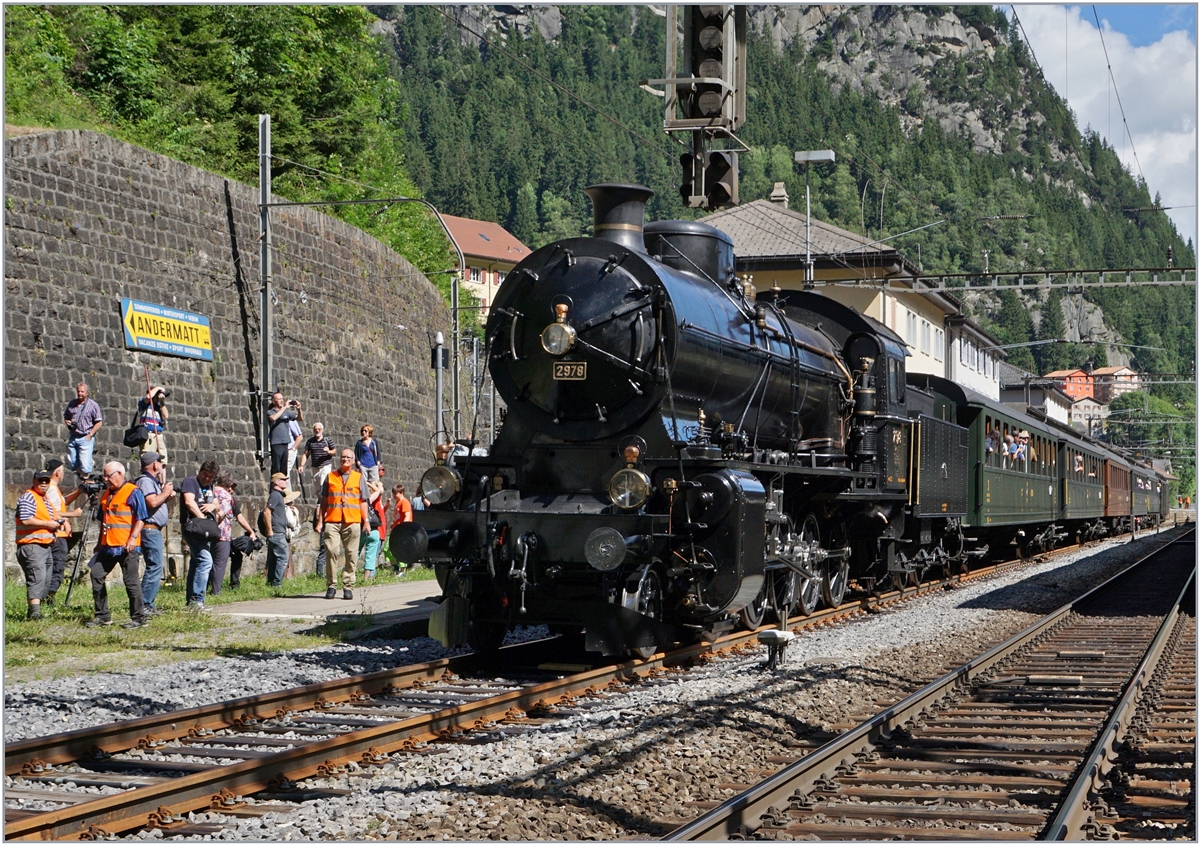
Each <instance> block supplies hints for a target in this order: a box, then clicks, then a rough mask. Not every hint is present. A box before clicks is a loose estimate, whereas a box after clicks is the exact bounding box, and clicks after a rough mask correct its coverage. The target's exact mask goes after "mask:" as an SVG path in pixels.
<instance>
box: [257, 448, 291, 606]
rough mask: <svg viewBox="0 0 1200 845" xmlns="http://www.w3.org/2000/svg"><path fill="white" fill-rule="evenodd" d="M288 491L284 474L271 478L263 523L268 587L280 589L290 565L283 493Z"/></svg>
mask: <svg viewBox="0 0 1200 845" xmlns="http://www.w3.org/2000/svg"><path fill="white" fill-rule="evenodd" d="M285 490H287V476H286V475H285V474H283V473H282V472H277V473H274V474H273V475H272V476H271V494H270V495H269V496H268V497H267V506H266V508H265V509H263V523H264V525H265V526H266V529H267V531H266V536H267V586H268V587H278V586H279V585H280V584H282V583H283V573H284V572H285V571H286V570H287V565H288V542H287V502H286V501H284V496H283V493H284V491H285Z"/></svg>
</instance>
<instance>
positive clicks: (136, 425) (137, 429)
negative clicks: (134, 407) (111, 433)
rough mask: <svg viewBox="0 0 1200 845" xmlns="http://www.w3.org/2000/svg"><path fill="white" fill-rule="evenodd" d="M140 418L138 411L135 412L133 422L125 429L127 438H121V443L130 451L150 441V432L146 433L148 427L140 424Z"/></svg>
mask: <svg viewBox="0 0 1200 845" xmlns="http://www.w3.org/2000/svg"><path fill="white" fill-rule="evenodd" d="M139 416H140V415H139V414H138V412H137V411H134V412H133V422H131V423H130V424H129V428H127V429H125V436H124V437H123V438H121V442H122V443H124V444H125V445H126V446H128V447H129V448H130V449H136V448H137V447H138V446H141V445H143V444H144V443H145V442H146V441H147V440H149V439H150V432H148V431H146V426H144V425H142V424H141V423H140V422H138V417H139Z"/></svg>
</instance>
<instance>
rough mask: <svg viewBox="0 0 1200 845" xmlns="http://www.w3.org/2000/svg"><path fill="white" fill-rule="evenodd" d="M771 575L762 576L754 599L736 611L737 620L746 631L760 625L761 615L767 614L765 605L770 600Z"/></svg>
mask: <svg viewBox="0 0 1200 845" xmlns="http://www.w3.org/2000/svg"><path fill="white" fill-rule="evenodd" d="M771 581H772V579H771V576H770V575H768V576H767V577H765V578H763V585H762V589H761V590H759V591H758V595H757V596H755V597H754V601H752V602H750V604H748V605H746V606H745V607H743V608H742V609H741V610H739V611H738V620H739V621H740V622H741V623H742V627H743V628H745V629H746V630H747V631H753V630H754V629H755V628H757V627H758V626H760V625H762V622H763V617H764V616H766V615H767V605H768V604H770V602H771Z"/></svg>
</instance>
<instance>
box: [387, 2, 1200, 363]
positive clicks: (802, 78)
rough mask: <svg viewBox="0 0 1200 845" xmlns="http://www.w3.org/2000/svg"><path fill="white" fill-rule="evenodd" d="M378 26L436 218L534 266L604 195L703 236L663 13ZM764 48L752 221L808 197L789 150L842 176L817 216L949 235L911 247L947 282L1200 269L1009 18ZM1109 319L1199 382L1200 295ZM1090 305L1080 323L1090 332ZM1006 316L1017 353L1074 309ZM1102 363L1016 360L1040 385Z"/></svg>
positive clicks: (751, 113)
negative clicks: (1049, 374) (600, 191)
mask: <svg viewBox="0 0 1200 845" xmlns="http://www.w3.org/2000/svg"><path fill="white" fill-rule="evenodd" d="M369 8H370V9H371V10H372V11H373V12H375V13H376V14H378V15H380V17H381V18H383V19H385V20H386V21H387V22H388V23H389V32H388V40H389V42H390V45H391V49H392V50H393V51H394V59H393V68H394V69H393V73H394V75H396V76H397V77H398V78H399V79H401V80H402V84H401V97H402V99H403V101H404V103H405V115H404V123H403V125H404V129H405V134H406V137H407V138H408V139H409V140H410V141H411V142H412V143H411V144H410V146H409V147H408V148H407V153H408V159H407V161H408V168H409V174H410V176H411V177H412V178H413V180H414V181H415V182H417V184H419V185H420V186H421V187H422V188H423V189H424V190H425V191H426V192H427V195H428V196H429V197H430V198H431V199H433V201H434V202H435V203H438V204H439V207H444V208H446V209H447V210H450V211H451V212H453V213H456V214H475V215H478V216H481V217H485V218H491V219H496V220H499V221H501V222H502V223H504V224H505V225H506V226H507V227H509V228H510V229H511V230H512V231H513V232H514V233H515V234H517V236H518V237H520V238H522V239H523V240H525V241H527V242H529V243H531V244H534V245H537V244H541V243H544V242H546V241H548V240H551V239H553V238H556V237H561V236H564V235H571V234H576V233H579V232H582V231H585V230H586V228H587V224H588V214H589V208H588V205H587V201H586V199H585V198H584V197H583V195H582V193H581V189H582V188H583V187H584V186H585V185H587V184H590V183H592V182H596V181H602V180H612V179H629V180H636V181H640V182H643V183H645V184H647V185H649V186H650V187H652V188H654V189H655V190H656V191H657V192H658V195H657V196H656V197H655V198H654V200H652V202H651V206H650V209H649V212H648V213H649V215H650V216H652V217H656V218H658V217H672V216H694V215H695V213H694V212H690V211H688V210H686V209H684V208H683V207H682V205H681V202H680V200H679V195H678V191H677V187H678V183H679V177H680V169H679V163H678V154H679V152H680V151H681V148H680V147H679V146H678V145H677V144H676V143H674V142H673V141H672V139H669V138H667V137H665V136H664V135H663V134H662V132H661V126H662V101H661V100H660V99H657V98H655V97H652V96H650V95H649V94H647V93H646V92H644V91H642V90H640V89H639V88H638V87H637V84H636V83H637V82H638V81H639V80H643V79H648V78H654V77H657V76H661V74H662V63H663V53H664V44H663V39H664V20H663V18H662V17H660V16H659V15H658V14H655V13H654V12H653V11H652V10H651V9H650V8H648V7H631V6H604V7H598V6H597V7H586V6H562V7H557V8H555V7H513V6H503V7H483V6H468V7H425V6H404V7H394V6H392V7H382V6H372V7H369ZM831 10H832V11H831ZM751 30H752V31H751V34H750V44H749V61H748V76H749V91H748V117H747V120H746V124H745V126H744V127H743V130H742V132H741V133H740V134H741V137H742V138H743V140H745V141H746V143H747V144H749V145H750V146H751V147H752V148H753V151H752V152H751V153H749V154H745V155H743V156H742V160H741V167H742V177H741V196H742V200H743V201H749V200H753V199H757V198H761V197H765V196H767V195H768V194H769V193H770V190H771V186H772V184H773V183H774V182H776V181H782V182H784V183H786V185H787V187H788V192H789V193H790V194H791V196H793V197H798V196H800V195H801V194H802V192H803V178H804V176H803V172H802V171H801V170H800V169H799V168H797V167H796V166H795V165H794V163H793V162H792V151H793V150H797V149H821V148H832V149H835V150H836V151H837V153H838V164H837V166H836V168H833V169H831V172H828V173H822V172H819V171H820V170H821V168H814V170H813V174H812V178H813V214H814V216H818V217H821V218H824V219H828V220H831V221H833V222H835V223H837V224H838V225H841V226H844V227H846V228H849V229H853V230H856V231H863V232H865V233H866V234H868V235H870V236H871V237H873V238H874V237H878V238H886V237H892V236H895V235H898V234H900V233H903V232H906V231H908V230H910V229H914V228H917V227H919V226H923V225H925V224H928V223H931V222H934V221H935V220H938V219H945V221H946V222H945V223H944V224H942V225H940V226H937V227H935V228H933V229H928V230H925V231H923V232H920V233H917V234H913V235H909V236H905V237H901V238H897V239H896V241H895V243H896V244H897V245H898V247H899V248H900V249H902V250H903V251H905V252H906V253H907V254H909V255H911V257H912V258H913V259H914V260H915V259H917V258H918V255H919V257H920V261H921V263H922V265H923V266H924V267H925V268H926V269H928V270H935V271H943V272H955V271H981V270H983V268H984V260H985V259H984V256H983V252H984V250H988V251H989V253H990V257H989V266H990V268H991V269H992V270H1012V269H1036V268H1050V269H1062V268H1084V267H1158V266H1164V265H1165V264H1166V252H1167V246H1168V245H1170V246H1172V247H1173V249H1174V253H1175V260H1176V264H1177V265H1186V266H1191V265H1192V264H1194V258H1193V254H1194V252H1193V247H1192V245H1191V244H1190V243H1184V242H1183V241H1182V240H1181V239H1180V238H1179V236H1178V233H1176V232H1175V230H1174V227H1173V226H1172V224H1171V222H1170V220H1169V219H1168V218H1167V217H1166V216H1165V215H1162V214H1157V215H1141V216H1134V217H1131V216H1128V215H1126V214H1123V213H1122V212H1121V209H1122V208H1128V207H1137V206H1147V205H1150V204H1151V203H1152V202H1154V199H1155V198H1152V197H1151V196H1150V194H1149V192H1148V191H1147V189H1146V187H1145V185H1143V184H1140V183H1139V182H1138V181H1136V180H1135V179H1133V178H1132V177H1131V176H1130V175H1129V174H1128V173H1127V172H1126V171H1124V170H1123V168H1122V167H1121V165H1120V163H1119V161H1118V159H1117V157H1116V155H1115V153H1114V152H1113V150H1112V149H1111V147H1109V146H1108V145H1107V144H1106V143H1105V142H1104V141H1103V140H1102V139H1100V138H1099V137H1098V136H1097V135H1095V134H1094V133H1091V132H1085V133H1080V132H1079V130H1078V128H1077V127H1076V126H1075V124H1074V121H1073V118H1072V116H1071V114H1070V113H1069V111H1068V110H1067V108H1066V104H1065V103H1064V102H1063V101H1062V100H1061V98H1059V97H1058V95H1057V94H1055V93H1054V91H1053V90H1052V89H1050V88H1048V87H1047V86H1046V85H1045V83H1044V82H1043V81H1042V80H1041V77H1040V75H1039V74H1038V72H1037V70H1036V67H1034V64H1033V62H1032V60H1031V58H1030V56H1029V54H1028V51H1027V50H1026V48H1025V47H1024V45H1023V44H1022V43H1021V42H1020V41H1019V40H1018V39H1017V38H1016V37H1015V33H1014V32H1013V27H1012V26H1010V24H1009V22H1008V21H1007V20H1006V19H1005V18H1004V17H1003V16H1002V15H1000V14H999V13H997V12H995V11H994V10H993V9H992V8H991V7H983V6H969V7H904V6H862V7H829V6H820V7H817V6H811V7H803V6H789V7H774V6H753V7H751ZM608 118H613V119H614V120H609V119H608ZM614 121H615V122H614ZM618 123H619V124H620V125H617V124H618ZM1001 216H1004V217H1006V218H1010V219H1002V220H996V219H988V218H997V217H1001ZM1014 218H1019V219H1014ZM1092 298H1094V300H1095V302H1096V304H1098V305H1100V306H1101V307H1102V308H1103V309H1104V312H1105V317H1106V320H1107V321H1108V323H1109V325H1110V326H1112V327H1113V328H1114V329H1115V330H1116V332H1118V333H1119V335H1120V337H1121V338H1122V339H1124V340H1126V341H1127V342H1129V343H1136V344H1139V345H1145V346H1165V347H1167V350H1168V351H1167V352H1166V353H1150V352H1148V351H1143V352H1142V354H1141V359H1138V360H1135V364H1136V365H1138V366H1140V367H1141V369H1143V370H1154V371H1161V372H1187V371H1188V370H1189V369H1190V366H1191V358H1192V353H1191V350H1192V348H1193V345H1194V344H1193V340H1192V338H1193V337H1194V326H1193V325H1192V323H1191V321H1188V320H1182V321H1178V322H1177V323H1173V324H1171V325H1164V324H1163V322H1164V321H1162V320H1161V319H1160V318H1159V315H1161V314H1163V313H1185V314H1191V313H1192V309H1191V307H1190V302H1191V298H1192V291H1191V290H1189V289H1156V290H1146V291H1137V292H1136V293H1135V294H1130V293H1129V292H1127V291H1114V292H1113V293H1111V294H1109V293H1105V292H1099V293H1097V294H1095V295H1094V296H1093V297H1092ZM1074 299H1075V300H1076V301H1075V302H1074V303H1071V302H1068V303H1067V305H1068V308H1067V309H1066V310H1065V314H1061V315H1060V316H1061V317H1063V318H1065V319H1067V320H1070V319H1072V318H1073V316H1074V313H1075V312H1076V311H1077V305H1078V302H1077V300H1078V297H1074ZM1008 300H1009V301H1007V302H1006V303H1005V304H1003V305H1002V304H1001V303H1000V302H998V301H996V300H995V299H994V298H993V299H992V300H991V301H990V302H987V303H985V304H983V305H982V306H981V307H980V308H979V313H977V314H976V316H977V317H978V318H979V319H980V320H981V321H982V322H983V323H984V324H985V325H987V326H988V327H989V328H991V329H992V330H993V331H995V332H996V334H997V335H998V336H999V337H1001V338H1002V339H1003V340H1005V341H1006V342H1012V343H1016V342H1021V341H1025V340H1031V339H1033V338H1034V337H1036V336H1037V334H1038V332H1037V326H1038V324H1039V323H1041V322H1042V321H1041V314H1042V313H1048V311H1049V310H1054V308H1056V307H1057V309H1058V311H1063V310H1064V309H1062V308H1061V305H1062V303H1061V301H1060V300H1061V297H1056V298H1055V301H1054V302H1053V303H1049V304H1050V305H1051V306H1052V308H1051V309H1046V308H1045V307H1044V306H1045V304H1046V303H1044V302H1043V299H1042V298H1038V297H1034V296H1022V297H1019V298H1017V297H1009V298H1008ZM1020 305H1023V306H1024V308H1019V307H1018V306H1020ZM1014 308H1018V310H1020V311H1021V313H1022V317H1023V319H1012V317H1011V313H1010V312H1011V311H1012V309H1014ZM1030 309H1032V310H1033V312H1034V318H1036V322H1035V319H1031V318H1030V317H1029V315H1028V314H1027V313H1026V312H1027V311H1028V310H1030ZM1061 322H1062V320H1061V319H1058V318H1056V317H1054V316H1053V315H1052V316H1051V318H1050V319H1049V320H1047V321H1046V326H1047V328H1056V327H1057V326H1058V325H1060V324H1061ZM1060 331H1061V329H1060ZM1103 356H1104V347H1093V346H1088V347H1079V348H1076V347H1071V346H1064V345H1059V346H1048V347H1045V348H1040V349H1039V351H1038V359H1037V360H1036V361H1035V359H1034V357H1033V355H1031V353H1030V352H1029V351H1028V350H1015V351H1014V353H1013V358H1014V359H1015V360H1014V363H1017V364H1020V365H1024V366H1027V367H1029V368H1030V369H1035V368H1040V369H1043V370H1045V369H1053V368H1055V367H1057V366H1065V365H1067V364H1069V363H1079V362H1081V361H1082V359H1083V358H1084V357H1088V358H1092V359H1094V360H1095V359H1099V363H1098V364H1097V365H1098V366H1099V365H1102V364H1103V363H1105V359H1104V357H1103ZM1076 358H1078V359H1079V361H1075V360H1074V359H1076ZM1135 358H1136V356H1135Z"/></svg>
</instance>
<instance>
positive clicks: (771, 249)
mask: <svg viewBox="0 0 1200 845" xmlns="http://www.w3.org/2000/svg"><path fill="white" fill-rule="evenodd" d="M701 221H702V222H704V223H707V224H708V225H710V226H715V227H716V228H718V229H720V230H721V231H722V232H724V233H725V234H727V235H729V237H731V238H732V239H733V251H734V253H736V254H737V257H738V258H739V259H752V258H784V257H788V256H801V255H805V254H806V252H807V251H808V250H807V246H806V241H805V226H804V221H805V217H804V215H803V214H801V213H800V212H798V211H792V210H791V209H789V208H784V207H783V206H782V205H780V204H779V203H774V202H771V201H770V200H755V201H754V202H750V203H746V204H745V205H739V206H736V207H734V208H729V209H726V210H725V211H718V212H716V213H715V214H710V215H708V216H707V217H703V218H701ZM869 243H871V239H870V238H867V237H864V236H862V235H856V234H855V233H854V232H848V231H846V230H845V229H839V228H838V227H837V226H833V225H831V224H829V223H826V222H824V221H821V220H818V219H816V218H815V217H814V218H813V220H812V253H813V255H831V254H836V253H841V252H847V251H849V250H854V253H855V254H858V255H871V254H876V255H882V254H893V253H894V251H893V250H892V249H891V248H890V247H885V246H883V245H881V244H875V245H873V246H866V245H867V244H869Z"/></svg>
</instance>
